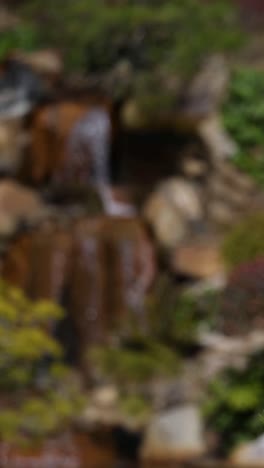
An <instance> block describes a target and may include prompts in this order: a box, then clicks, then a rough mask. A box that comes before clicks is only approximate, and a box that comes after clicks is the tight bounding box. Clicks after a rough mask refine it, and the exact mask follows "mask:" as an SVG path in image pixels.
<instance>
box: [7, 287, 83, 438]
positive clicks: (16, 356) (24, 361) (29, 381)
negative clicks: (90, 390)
mask: <svg viewBox="0 0 264 468" xmlns="http://www.w3.org/2000/svg"><path fill="white" fill-rule="evenodd" d="M62 316H63V312H62V310H61V309H60V308H59V307H58V306H57V305H55V304H53V303H52V302H49V301H44V300H42V301H38V302H32V301H30V300H29V299H28V298H27V297H26V296H25V295H24V294H23V292H22V291H20V290H18V289H16V288H14V287H11V286H8V285H7V284H6V283H4V282H2V281H1V283H0V374H1V379H0V437H1V439H2V440H8V441H9V440H11V441H12V440H16V441H25V440H28V441H30V440H31V439H34V440H35V439H36V438H42V437H45V436H48V435H50V434H53V433H54V432H57V431H59V430H61V429H62V430H64V428H65V427H66V426H67V425H68V424H70V422H71V421H72V419H73V417H74V415H75V413H76V411H78V409H79V408H80V403H81V398H80V391H79V384H78V383H77V380H76V378H75V379H74V376H73V374H72V372H71V371H70V369H68V368H67V367H66V366H64V364H63V362H62V358H63V351H62V349H61V347H60V345H59V344H58V343H57V341H56V340H55V339H54V338H53V337H52V336H51V334H50V332H49V329H50V328H51V326H52V324H53V323H54V321H57V320H60V319H61V318H62Z"/></svg>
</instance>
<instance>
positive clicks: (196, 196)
mask: <svg viewBox="0 0 264 468" xmlns="http://www.w3.org/2000/svg"><path fill="white" fill-rule="evenodd" d="M158 191H159V192H160V193H161V194H164V196H165V197H166V199H167V200H168V202H169V203H170V204H171V205H172V206H173V207H175V208H176V209H177V210H178V211H179V212H180V213H181V215H182V216H183V217H184V219H186V220H187V221H197V220H200V219H202V216H203V207H202V202H201V197H200V193H199V191H198V190H197V188H196V187H195V184H194V183H191V182H188V181H187V180H185V179H183V178H177V177H174V178H171V179H168V180H167V181H165V182H163V183H162V184H161V185H160V187H159V188H158Z"/></svg>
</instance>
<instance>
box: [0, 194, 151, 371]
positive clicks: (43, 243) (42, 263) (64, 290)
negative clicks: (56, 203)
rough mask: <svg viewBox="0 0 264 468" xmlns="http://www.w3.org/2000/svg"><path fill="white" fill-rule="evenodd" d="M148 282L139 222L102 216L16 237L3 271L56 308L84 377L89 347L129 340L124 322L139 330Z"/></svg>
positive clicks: (147, 247)
mask: <svg viewBox="0 0 264 468" xmlns="http://www.w3.org/2000/svg"><path fill="white" fill-rule="evenodd" d="M0 193H1V191H0ZM0 201H1V197H0ZM0 206H1V203H0ZM155 275H156V261H155V254H154V249H153V246H152V242H151V241H150V239H149V237H148V234H147V233H146V231H145V228H144V226H143V224H142V223H141V221H140V220H139V219H137V218H131V219H120V218H113V217H104V216H103V217H96V218H83V219H79V220H74V222H73V223H71V222H70V221H69V220H68V223H67V222H65V225H60V224H59V223H55V222H53V223H51V222H50V223H49V224H46V225H44V226H40V227H38V228H36V229H34V230H33V231H31V232H27V233H26V234H23V235H17V238H16V239H14V240H13V241H12V242H11V243H10V244H9V246H8V250H7V252H6V255H5V258H4V261H3V266H2V276H3V277H4V279H6V280H7V281H9V282H10V283H12V284H14V285H16V286H19V287H21V288H23V289H24V290H25V291H26V292H27V294H28V295H29V296H30V297H32V298H35V299H38V298H48V299H52V300H54V301H56V302H58V303H62V304H63V306H64V307H65V308H66V310H67V311H68V318H69V321H70V325H71V330H70V340H68V341H72V340H75V342H74V343H73V348H74V349H73V351H74V353H76V352H77V355H78V357H77V359H78V360H79V362H80V363H81V364H82V365H83V369H84V370H85V371H87V369H88V368H89V364H88V363H87V359H86V355H87V350H88V349H89V347H91V346H93V345H98V344H102V343H105V342H106V341H108V340H110V339H111V338H112V337H113V336H114V337H115V338H117V339H118V338H120V337H121V336H129V334H131V329H130V328H129V325H130V322H131V320H129V319H128V318H130V319H131V317H133V319H134V320H135V322H136V323H137V324H138V326H139V327H140V328H141V330H142V331H145V330H146V328H147V317H146V314H145V309H144V303H145V297H146V294H147V292H148V290H149V288H150V287H151V285H152V282H153V280H154V278H155ZM131 314H132V315H131ZM76 340H77V341H76ZM66 345H67V346H69V343H66ZM88 370H89V369H88Z"/></svg>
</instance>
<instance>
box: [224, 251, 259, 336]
mask: <svg viewBox="0 0 264 468" xmlns="http://www.w3.org/2000/svg"><path fill="white" fill-rule="evenodd" d="M263 285H264V257H262V258H258V259H256V260H253V261H251V262H247V263H243V264H241V265H239V266H238V267H236V268H235V269H234V270H233V271H232V273H231V275H230V278H229V281H228V284H227V287H226V289H225V291H224V293H223V297H222V301H221V307H220V313H219V317H218V327H219V328H220V330H221V331H223V332H225V333H228V334H231V335H234V334H237V333H238V334H244V333H248V332H249V331H250V330H252V329H259V328H262V327H263V324H264V314H263V312H264V288H263Z"/></svg>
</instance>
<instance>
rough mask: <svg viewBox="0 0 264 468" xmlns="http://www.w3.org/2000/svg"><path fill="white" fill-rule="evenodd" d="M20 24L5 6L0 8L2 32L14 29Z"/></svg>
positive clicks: (0, 27) (0, 28) (0, 29)
mask: <svg viewBox="0 0 264 468" xmlns="http://www.w3.org/2000/svg"><path fill="white" fill-rule="evenodd" d="M18 24H19V19H18V18H17V17H16V16H15V15H14V14H13V13H11V12H10V11H9V10H7V9H6V8H5V7H4V6H2V5H1V7H0V31H1V32H2V31H5V30H8V29H10V28H14V27H15V26H17V25H18Z"/></svg>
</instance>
